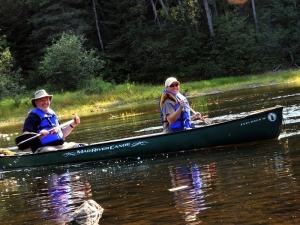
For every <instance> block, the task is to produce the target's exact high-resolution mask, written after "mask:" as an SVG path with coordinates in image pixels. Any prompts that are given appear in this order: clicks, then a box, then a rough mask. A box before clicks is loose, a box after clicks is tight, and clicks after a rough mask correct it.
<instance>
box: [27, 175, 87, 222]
mask: <svg viewBox="0 0 300 225" xmlns="http://www.w3.org/2000/svg"><path fill="white" fill-rule="evenodd" d="M32 193H33V195H32V196H30V197H29V198H30V201H29V202H30V204H31V205H38V206H39V208H40V209H41V214H42V218H43V219H44V220H46V221H49V220H53V221H56V222H57V224H60V223H62V222H68V221H69V220H70V217H71V213H72V212H73V211H74V210H75V209H76V207H77V206H79V205H80V204H81V203H83V202H84V201H85V200H87V199H89V198H90V197H91V196H92V191H91V185H90V184H89V183H88V182H87V181H85V180H84V177H81V176H79V175H77V174H76V173H75V172H65V173H62V174H56V173H52V174H49V175H48V176H44V177H38V178H36V180H35V183H34V184H33V188H32Z"/></svg>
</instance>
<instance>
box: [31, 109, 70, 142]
mask: <svg viewBox="0 0 300 225" xmlns="http://www.w3.org/2000/svg"><path fill="white" fill-rule="evenodd" d="M29 113H34V114H36V115H38V116H39V117H40V118H41V123H40V125H39V126H38V129H37V133H39V132H40V131H41V130H50V129H52V128H54V127H56V129H57V131H58V132H57V133H53V134H48V135H47V136H46V137H44V138H41V139H40V141H41V143H42V145H43V146H46V145H62V144H63V143H64V141H65V137H64V135H63V132H62V130H61V128H60V127H59V122H58V117H57V116H56V114H55V113H54V111H53V110H51V109H49V110H48V113H45V112H43V111H42V110H40V109H39V108H35V109H33V110H31V111H30V112H29Z"/></svg>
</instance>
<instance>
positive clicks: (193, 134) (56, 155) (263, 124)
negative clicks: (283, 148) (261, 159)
mask: <svg viewBox="0 0 300 225" xmlns="http://www.w3.org/2000/svg"><path fill="white" fill-rule="evenodd" d="M282 111H283V107H282V106H277V107H273V108H269V109H266V110H261V111H257V112H253V113H251V114H249V115H247V116H245V117H243V118H239V119H235V120H231V121H227V122H222V123H217V124H212V125H206V126H203V127H199V128H195V129H191V130H185V131H181V132H176V133H170V134H162V133H159V134H150V135H143V136H137V137H133V138H124V139H118V140H113V141H107V142H102V143H95V144H91V145H89V146H85V147H80V148H75V149H65V150H60V151H52V152H45V153H38V154H26V155H16V156H1V157H0V169H2V170H10V169H14V168H21V167H36V166H45V165H55V164H71V163H80V162H89V161H98V160H111V159H120V158H133V157H140V156H146V155H156V154H162V153H172V152H178V151H184V150H194V149H202V148H208V147H216V146H224V145H234V144H240V143H245V142H254V141H261V140H267V139H274V138H277V137H278V136H279V134H280V132H281V126H282Z"/></svg>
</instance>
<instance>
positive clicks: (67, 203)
mask: <svg viewBox="0 0 300 225" xmlns="http://www.w3.org/2000/svg"><path fill="white" fill-rule="evenodd" d="M298 90H299V87H298V85H296V84H285V85H272V86H268V87H257V88H249V89H245V90H238V91H231V92H225V93H221V92H220V93H216V94H211V95H206V96H202V97H197V98H191V99H189V100H190V102H191V104H192V107H193V108H194V109H196V110H197V111H201V112H204V114H207V115H209V117H210V118H211V120H212V122H220V121H226V120H230V119H234V118H238V117H241V116H243V115H245V114H246V113H247V112H249V111H254V110H258V109H261V108H268V107H272V106H275V105H283V106H284V110H283V114H284V115H283V116H284V121H283V129H282V133H281V134H280V137H279V138H278V139H275V140H267V141H261V142H255V143H247V144H241V145H235V146H228V147H216V148H209V149H205V150H201V151H195V152H185V153H178V154H168V155H160V156H153V157H147V158H143V157H142V156H141V157H138V158H136V159H131V160H113V161H109V162H93V163H84V164H76V165H63V166H49V167H39V168H26V169H20V170H14V171H7V172H3V171H2V172H1V173H0V193H1V195H0V221H1V225H11V224H18V225H21V224H27V225H28V224H30V225H31V224H32V225H50V224H51V225H53V224H65V222H67V221H68V220H69V219H70V215H71V213H72V212H73V211H74V210H75V209H76V208H77V207H78V206H79V205H80V204H82V203H83V202H84V201H85V200H87V199H93V200H95V201H96V202H97V203H98V204H100V205H101V206H102V207H103V208H104V212H103V215H102V218H101V219H100V224H131V225H132V224H136V225H144V224H188V225H195V224H299V223H300V216H299V210H300V200H299V199H300V188H299V187H300V149H299V125H300V112H299V96H300V94H299V93H298V92H299V91H298ZM92 111H93V112H92ZM97 111H101V113H97V114H96V113H95V112H97ZM79 114H80V113H79ZM81 121H82V123H81V124H80V126H78V127H76V129H75V130H74V132H73V133H72V134H71V135H70V136H69V137H68V138H67V140H68V141H77V142H88V143H93V142H100V141H104V140H112V139H115V138H122V137H130V136H136V135H141V134H148V133H154V132H159V131H161V128H160V126H161V125H160V118H159V113H158V111H157V102H153V103H151V104H149V105H146V106H145V105H143V106H135V107H132V108H131V109H124V108H123V109H118V108H116V110H115V111H111V112H106V111H105V110H104V109H103V108H99V109H95V108H94V109H92V110H91V115H90V116H88V117H81ZM199 125H201V123H200V124H199ZM21 127H22V125H21V124H16V125H10V126H7V127H0V133H1V134H6V135H2V137H1V145H0V147H2V148H8V147H13V146H14V138H15V137H16V136H17V135H19V133H20V130H21ZM212 138H213V137H212ZM182 141H184V140H182Z"/></svg>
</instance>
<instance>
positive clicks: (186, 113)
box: [159, 90, 194, 131]
mask: <svg viewBox="0 0 300 225" xmlns="http://www.w3.org/2000/svg"><path fill="white" fill-rule="evenodd" d="M167 99H171V100H172V101H174V102H175V103H176V104H175V106H174V110H175V111H176V110H177V109H178V107H179V106H180V103H179V101H180V100H184V101H185V102H186V105H187V106H189V102H188V101H187V99H186V98H185V97H184V96H183V95H182V94H180V93H178V94H177V95H174V94H173V93H171V92H168V91H166V90H163V91H162V94H161V96H160V101H159V109H160V114H161V119H162V125H163V128H165V125H166V123H167V118H166V117H165V116H164V115H163V113H162V106H163V104H164V102H165V101H166V100H167ZM187 128H194V126H193V124H191V121H190V110H189V108H188V107H183V109H182V111H181V114H180V116H179V117H178V118H177V120H176V121H175V123H172V124H170V129H171V130H174V131H175V130H183V129H187Z"/></svg>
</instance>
